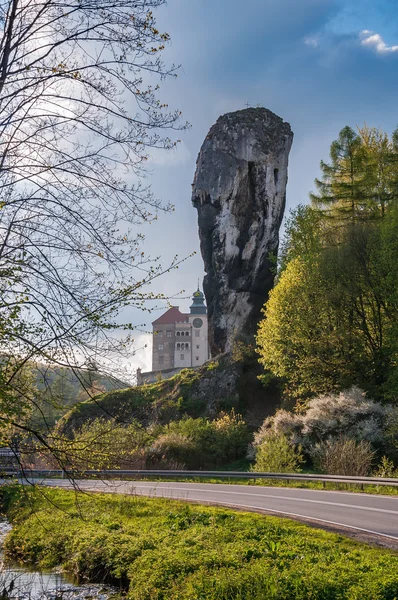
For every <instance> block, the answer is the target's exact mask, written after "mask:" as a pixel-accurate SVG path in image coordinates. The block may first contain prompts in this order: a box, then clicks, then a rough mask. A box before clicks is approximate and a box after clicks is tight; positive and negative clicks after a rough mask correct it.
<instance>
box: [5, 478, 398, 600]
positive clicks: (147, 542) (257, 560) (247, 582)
mask: <svg viewBox="0 0 398 600" xmlns="http://www.w3.org/2000/svg"><path fill="white" fill-rule="evenodd" d="M2 495H3V505H4V508H5V509H6V511H7V513H8V515H9V517H10V518H11V519H12V521H13V530H12V531H11V534H10V535H9V536H8V538H7V541H6V545H5V552H6V556H7V557H8V558H12V559H14V560H15V559H17V560H19V561H22V562H24V563H25V564H27V565H34V566H36V567H37V566H39V567H40V568H43V567H55V566H58V565H62V566H63V568H64V569H66V570H68V571H71V572H72V573H74V574H75V575H77V576H79V577H80V578H83V579H87V580H91V581H93V580H96V581H110V582H112V583H116V584H119V585H121V586H122V588H124V589H127V590H128V591H127V597H128V598H130V599H131V600H155V599H157V600H160V599H163V600H167V599H171V598H173V599H176V598H179V599H181V600H184V599H188V598H189V599H190V600H199V599H203V598H206V599H207V600H212V599H214V600H215V599H217V600H233V599H238V598H239V599H240V600H249V599H250V600H262V599H264V598H265V597H266V598H267V599H270V600H272V599H275V600H276V599H286V600H304V599H305V600H307V599H308V598H318V599H319V600H326V599H334V600H337V599H340V600H359V598H372V599H374V600H377V599H380V600H381V599H384V600H393V598H394V597H396V596H397V594H398V576H397V568H396V565H397V557H396V555H395V554H393V553H392V552H389V551H387V550H384V549H377V548H372V547H369V546H365V545H361V544H358V543H356V542H353V541H351V540H349V539H347V538H344V537H342V536H340V535H336V534H331V533H328V532H325V531H321V530H317V529H311V528H309V527H307V526H305V525H302V524H299V523H295V522H292V521H288V520H287V519H278V518H274V517H268V516H267V517H264V516H262V515H256V514H244V513H235V512H233V511H230V510H226V509H223V508H214V507H213V508H212V507H204V506H196V505H195V506H189V505H186V504H184V503H182V502H176V501H172V500H165V499H153V498H151V499H148V498H143V497H139V496H134V495H133V496H130V497H127V496H119V497H117V496H113V495H104V494H102V495H99V494H96V495H95V496H94V495H92V496H88V495H86V494H84V495H83V494H77V496H76V495H75V493H74V492H65V491H61V490H54V489H46V490H43V489H42V490H40V489H37V490H35V491H33V490H27V489H26V488H25V490H23V491H22V492H21V490H19V489H18V488H15V487H14V488H13V487H10V486H7V488H3V490H2ZM76 500H77V501H76Z"/></svg>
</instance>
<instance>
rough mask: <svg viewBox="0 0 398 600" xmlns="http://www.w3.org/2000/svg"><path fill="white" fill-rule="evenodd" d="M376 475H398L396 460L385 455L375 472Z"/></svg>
mask: <svg viewBox="0 0 398 600" xmlns="http://www.w3.org/2000/svg"><path fill="white" fill-rule="evenodd" d="M374 476H375V477H398V469H396V468H395V465H394V462H393V461H392V460H390V459H388V458H387V456H383V457H382V459H381V461H380V463H379V466H378V468H377V469H376V471H375V472H374Z"/></svg>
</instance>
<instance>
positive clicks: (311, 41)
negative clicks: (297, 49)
mask: <svg viewBox="0 0 398 600" xmlns="http://www.w3.org/2000/svg"><path fill="white" fill-rule="evenodd" d="M304 44H305V45H306V46H311V47H312V48H318V46H319V39H318V38H316V37H306V38H305V39H304Z"/></svg>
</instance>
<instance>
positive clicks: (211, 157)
mask: <svg viewBox="0 0 398 600" xmlns="http://www.w3.org/2000/svg"><path fill="white" fill-rule="evenodd" d="M292 141H293V133H292V131H291V128H290V125H289V124H288V123H285V122H284V121H283V120H282V119H281V118H280V117H278V116H277V115H275V114H274V113H272V112H271V111H269V110H267V109H265V108H248V109H246V110H239V111H236V112H233V113H228V114H225V115H223V116H221V117H220V118H219V119H218V120H217V122H216V123H215V125H213V127H212V128H211V129H210V131H209V133H208V135H207V136H206V139H205V141H204V142H203V145H202V148H201V150H200V152H199V156H198V159H197V164H196V172H195V178H194V182H193V185H192V188H193V190H192V202H193V205H194V206H195V208H197V210H198V224H199V236H200V247H201V252H202V256H203V260H204V266H205V271H206V275H205V278H204V282H203V287H204V292H205V296H206V301H207V308H208V317H209V343H210V349H211V353H212V355H213V356H215V355H217V354H219V353H221V352H229V351H230V350H231V349H232V346H233V342H234V340H236V339H237V340H242V341H245V342H252V341H253V338H254V335H255V333H256V329H257V323H258V321H259V320H260V318H261V308H262V306H263V305H264V302H265V301H266V300H267V297H268V294H269V291H270V290H271V288H272V286H273V283H274V266H275V265H274V264H273V263H272V256H276V253H277V250H278V244H279V228H280V225H281V222H282V218H283V214H284V209H285V201H286V184H287V166H288V157H289V152H290V148H291V145H292Z"/></svg>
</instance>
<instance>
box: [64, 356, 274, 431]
mask: <svg viewBox="0 0 398 600" xmlns="http://www.w3.org/2000/svg"><path fill="white" fill-rule="evenodd" d="M259 372H260V370H259V367H258V364H257V361H247V360H241V361H236V360H233V359H232V358H231V357H230V356H229V355H222V356H220V357H219V358H218V359H217V360H213V361H209V362H207V363H205V364H204V365H203V366H202V367H199V368H198V369H183V370H182V371H181V372H180V373H178V374H177V375H175V376H174V377H172V378H171V379H167V380H160V381H159V382H157V383H153V384H146V385H143V386H139V387H131V388H126V389H122V390H117V391H111V392H107V393H104V394H101V395H98V396H96V397H94V398H92V399H91V400H87V401H86V402H82V403H80V404H77V405H75V406H74V407H73V408H72V409H71V410H70V411H69V412H68V413H67V414H66V415H65V416H64V417H63V418H62V419H61V420H60V421H59V422H58V424H57V431H58V432H59V433H63V434H66V435H71V433H72V431H73V430H75V429H78V428H80V427H81V426H82V425H83V424H84V423H87V422H90V421H93V420H94V419H97V418H104V419H111V418H112V419H115V420H116V421H117V422H121V423H129V422H131V421H132V420H133V419H137V420H138V421H140V422H141V423H142V424H143V425H148V424H149V423H153V422H155V423H163V424H164V423H168V422H170V421H174V420H179V419H180V418H182V417H183V416H184V415H189V416H192V417H199V416H204V417H209V418H213V417H215V416H216V415H217V414H218V413H219V412H220V411H222V410H231V409H232V408H234V409H235V410H236V411H237V412H239V413H240V414H242V415H243V416H244V417H245V418H246V421H247V422H248V424H249V425H252V426H258V425H260V424H261V422H262V420H263V419H264V418H265V416H267V415H269V414H272V413H273V412H274V411H275V408H276V406H277V405H278V404H279V394H278V391H277V389H276V388H267V389H265V388H264V387H262V385H261V384H260V382H259V381H258V379H257V376H258V374H259Z"/></svg>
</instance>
